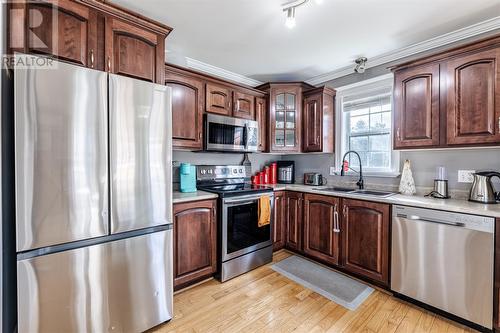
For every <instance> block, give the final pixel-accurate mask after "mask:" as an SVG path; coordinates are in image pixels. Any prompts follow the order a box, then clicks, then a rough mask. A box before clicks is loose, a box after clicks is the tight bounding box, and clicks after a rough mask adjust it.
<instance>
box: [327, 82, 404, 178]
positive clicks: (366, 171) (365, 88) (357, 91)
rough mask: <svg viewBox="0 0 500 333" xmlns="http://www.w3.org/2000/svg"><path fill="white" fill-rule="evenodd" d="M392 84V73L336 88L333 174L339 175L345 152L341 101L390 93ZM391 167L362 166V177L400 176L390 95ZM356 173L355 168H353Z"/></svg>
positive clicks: (345, 138) (345, 139)
mask: <svg viewBox="0 0 500 333" xmlns="http://www.w3.org/2000/svg"><path fill="white" fill-rule="evenodd" d="M393 84H394V77H393V75H392V73H390V74H386V75H382V76H378V77H375V78H372V79H369V80H365V81H361V82H357V83H354V84H350V85H347V86H343V87H339V88H336V89H335V90H336V91H337V95H336V98H335V99H336V102H335V103H336V105H335V109H336V110H337V112H335V123H336V126H335V133H336V134H335V172H336V174H340V172H341V167H342V156H343V155H344V153H345V152H346V151H347V150H346V147H347V133H346V131H345V113H344V110H343V101H344V99H345V98H346V97H349V96H359V95H368V94H370V93H371V92H373V93H374V94H377V93H379V92H380V91H382V90H386V89H388V90H389V91H391V92H392V90H393V89H392V88H393ZM391 105H392V111H391V119H392V121H391V130H390V137H391V140H390V141H391V152H392V154H391V167H390V168H389V169H385V170H380V169H370V168H367V167H365V166H363V176H369V177H370V176H372V177H397V176H399V175H400V154H399V151H395V150H394V149H393V139H392V138H393V130H394V117H393V112H394V101H393V98H392V94H391ZM354 169H355V170H356V171H357V168H354ZM346 174H347V175H355V174H356V173H355V172H353V171H348V172H347V173H346Z"/></svg>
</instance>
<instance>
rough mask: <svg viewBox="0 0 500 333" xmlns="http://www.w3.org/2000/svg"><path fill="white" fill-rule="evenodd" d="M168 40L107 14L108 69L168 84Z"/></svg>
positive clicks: (106, 45)
mask: <svg viewBox="0 0 500 333" xmlns="http://www.w3.org/2000/svg"><path fill="white" fill-rule="evenodd" d="M164 47H165V40H164V37H162V36H161V35H157V34H155V33H153V32H150V31H149V30H145V29H142V28H140V27H138V26H135V25H132V24H129V23H126V22H124V21H121V20H119V19H117V18H114V17H106V44H105V49H106V52H105V57H106V70H107V71H109V72H111V73H115V74H120V75H125V76H130V77H133V78H136V79H140V80H145V81H150V82H156V83H160V84H164V83H165V82H164V71H165V68H164V67H165V54H164V52H165V50H164Z"/></svg>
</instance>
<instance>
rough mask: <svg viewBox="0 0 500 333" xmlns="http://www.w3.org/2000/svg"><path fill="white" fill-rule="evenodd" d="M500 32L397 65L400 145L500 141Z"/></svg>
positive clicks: (397, 139) (396, 118) (396, 136)
mask: <svg viewBox="0 0 500 333" xmlns="http://www.w3.org/2000/svg"><path fill="white" fill-rule="evenodd" d="M499 62H500V37H499V36H497V37H490V38H486V39H484V40H480V41H475V42H472V43H470V44H468V45H464V46H459V47H456V48H454V49H451V50H448V51H444V52H441V53H438V54H435V55H432V56H429V57H426V58H423V59H419V60H415V61H412V62H409V63H406V64H401V65H399V66H398V67H396V68H394V69H393V70H394V147H395V149H410V148H450V147H461V146H464V147H465V146H475V147H478V146H491V145H499V144H500V93H499V91H500V64H499Z"/></svg>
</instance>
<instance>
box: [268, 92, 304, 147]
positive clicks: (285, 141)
mask: <svg viewBox="0 0 500 333" xmlns="http://www.w3.org/2000/svg"><path fill="white" fill-rule="evenodd" d="M301 103H302V96H301V90H300V89H299V88H295V87H291V88H273V89H271V117H270V119H271V121H270V126H271V150H272V151H275V152H300V141H301V138H300V135H301V131H300V127H301V126H300V124H301V114H300V105H301Z"/></svg>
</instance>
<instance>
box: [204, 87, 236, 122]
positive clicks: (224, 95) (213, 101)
mask: <svg viewBox="0 0 500 333" xmlns="http://www.w3.org/2000/svg"><path fill="white" fill-rule="evenodd" d="M206 100H207V101H206V111H207V112H210V113H217V114H220V115H224V116H230V115H231V114H232V109H231V105H232V104H231V100H232V91H231V89H229V88H227V87H223V86H218V85H215V84H211V83H207V85H206Z"/></svg>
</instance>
